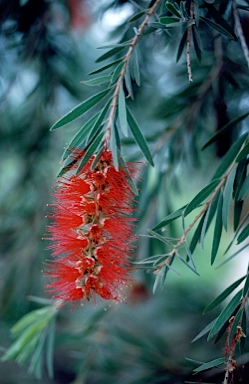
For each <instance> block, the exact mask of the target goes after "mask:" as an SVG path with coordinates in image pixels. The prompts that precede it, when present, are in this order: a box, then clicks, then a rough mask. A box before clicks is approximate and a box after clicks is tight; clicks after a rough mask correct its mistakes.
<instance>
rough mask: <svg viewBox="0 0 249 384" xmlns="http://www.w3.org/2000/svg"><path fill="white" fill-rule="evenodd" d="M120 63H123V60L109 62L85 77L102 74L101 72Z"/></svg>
mask: <svg viewBox="0 0 249 384" xmlns="http://www.w3.org/2000/svg"><path fill="white" fill-rule="evenodd" d="M120 61H123V59H118V60H115V61H113V62H111V63H109V64H107V65H104V66H103V67H100V68H98V69H95V71H92V72H90V73H88V74H87V76H90V75H95V74H96V73H100V72H103V71H105V70H106V69H108V68H111V67H113V66H114V65H116V64H118V63H120Z"/></svg>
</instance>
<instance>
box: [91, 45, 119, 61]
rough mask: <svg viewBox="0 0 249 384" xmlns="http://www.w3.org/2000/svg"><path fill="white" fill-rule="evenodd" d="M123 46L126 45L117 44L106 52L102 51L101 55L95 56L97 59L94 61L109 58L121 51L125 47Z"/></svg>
mask: <svg viewBox="0 0 249 384" xmlns="http://www.w3.org/2000/svg"><path fill="white" fill-rule="evenodd" d="M125 47H126V46H125V45H124V46H118V47H115V48H112V49H110V51H108V52H106V53H104V54H103V55H101V56H99V57H98V58H97V60H96V63H100V62H101V61H104V60H106V59H109V58H110V57H112V56H114V55H116V54H117V53H119V52H122V51H123V50H124V49H125Z"/></svg>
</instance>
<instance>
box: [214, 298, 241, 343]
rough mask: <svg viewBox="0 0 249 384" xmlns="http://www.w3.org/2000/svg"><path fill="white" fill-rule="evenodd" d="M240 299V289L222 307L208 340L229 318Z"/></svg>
mask: <svg viewBox="0 0 249 384" xmlns="http://www.w3.org/2000/svg"><path fill="white" fill-rule="evenodd" d="M241 299H242V290H240V291H239V292H237V293H236V295H235V296H234V297H233V298H232V300H231V301H230V302H229V303H228V305H227V306H226V307H225V308H224V309H223V311H222V312H221V314H220V315H219V317H218V318H217V320H216V322H215V323H214V325H213V327H212V329H211V331H210V333H209V335H208V340H210V339H212V338H213V337H214V336H215V335H216V334H217V333H218V332H219V330H220V329H221V328H222V327H223V325H224V324H225V323H226V322H227V321H228V320H229V319H230V317H231V316H232V314H233V312H234V311H235V309H236V308H237V306H238V305H239V303H240V301H241Z"/></svg>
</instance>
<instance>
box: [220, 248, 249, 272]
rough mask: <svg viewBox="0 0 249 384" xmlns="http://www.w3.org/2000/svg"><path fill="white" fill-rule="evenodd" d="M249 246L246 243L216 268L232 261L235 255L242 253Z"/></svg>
mask: <svg viewBox="0 0 249 384" xmlns="http://www.w3.org/2000/svg"><path fill="white" fill-rule="evenodd" d="M248 246H249V244H246V245H244V246H243V247H241V248H240V249H239V250H238V251H236V252H235V253H233V254H232V255H231V256H229V257H228V258H227V259H226V260H225V261H223V262H222V263H221V264H219V265H218V267H216V268H220V267H221V266H222V265H224V264H226V263H227V262H228V261H230V260H231V259H233V258H234V257H235V256H237V255H238V254H239V253H241V252H242V251H243V250H244V249H245V248H247V247H248Z"/></svg>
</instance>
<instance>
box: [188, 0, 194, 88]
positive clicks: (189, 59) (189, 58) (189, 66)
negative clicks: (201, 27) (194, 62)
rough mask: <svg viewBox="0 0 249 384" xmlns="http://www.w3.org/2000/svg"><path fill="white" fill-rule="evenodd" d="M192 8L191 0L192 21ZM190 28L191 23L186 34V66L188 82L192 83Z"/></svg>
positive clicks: (191, 13) (191, 16)
mask: <svg viewBox="0 0 249 384" xmlns="http://www.w3.org/2000/svg"><path fill="white" fill-rule="evenodd" d="M193 9H194V0H192V1H191V3H190V21H193V19H194V10H193ZM192 28H193V24H191V25H189V26H188V34H187V67H188V79H189V82H190V83H192V81H193V76H192V70H191V57H190V48H191V36H192Z"/></svg>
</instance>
